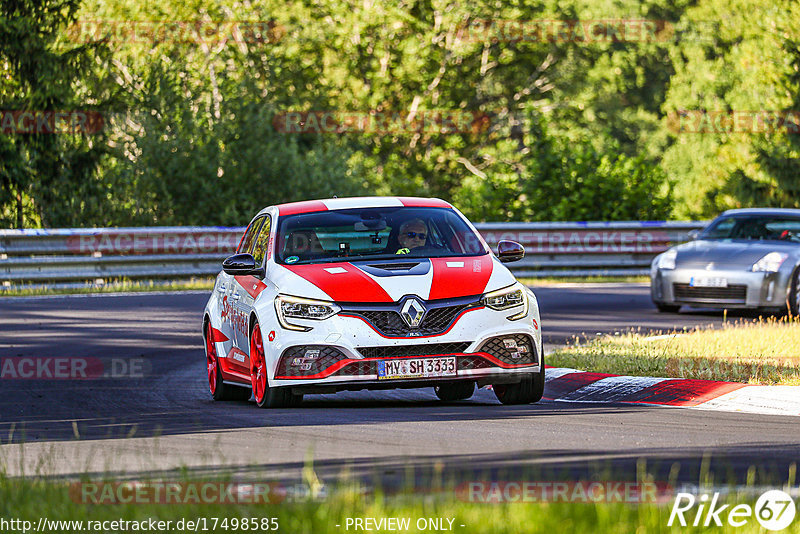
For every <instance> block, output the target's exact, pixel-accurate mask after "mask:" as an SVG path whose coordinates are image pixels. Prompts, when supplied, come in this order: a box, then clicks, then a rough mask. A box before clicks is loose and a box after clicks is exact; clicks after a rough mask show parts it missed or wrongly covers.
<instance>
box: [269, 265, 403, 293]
mask: <svg viewBox="0 0 800 534" xmlns="http://www.w3.org/2000/svg"><path fill="white" fill-rule="evenodd" d="M284 267H286V268H287V269H289V270H290V271H292V272H293V273H294V274H296V275H297V276H300V277H302V278H304V279H305V280H308V281H309V282H311V283H312V284H314V285H315V286H317V287H318V288H320V289H321V290H322V291H324V292H325V293H327V294H328V296H330V297H331V299H333V300H334V301H336V302H394V301H393V300H392V297H390V296H389V294H388V293H387V292H386V291H385V290H384V289H383V288H382V287H381V286H380V284H378V283H377V282H376V281H375V280H373V279H372V278H370V277H369V276H367V275H366V274H364V273H363V272H362V271H361V270H360V269H358V268H357V267H355V266H354V265H352V264H351V263H345V262H342V263H322V264H310V265H284ZM326 269H344V270H345V272H338V273H331V272H329V271H328V270H326Z"/></svg>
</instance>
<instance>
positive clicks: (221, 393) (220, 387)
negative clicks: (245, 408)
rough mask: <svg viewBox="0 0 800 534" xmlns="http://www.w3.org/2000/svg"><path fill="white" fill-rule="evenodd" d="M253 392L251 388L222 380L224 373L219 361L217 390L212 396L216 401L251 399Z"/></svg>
mask: <svg viewBox="0 0 800 534" xmlns="http://www.w3.org/2000/svg"><path fill="white" fill-rule="evenodd" d="M251 396H252V392H251V391H250V388H248V387H245V386H242V387H239V386H232V385H231V384H226V383H224V382H223V381H222V373H221V372H220V369H219V362H217V390H216V391H215V392H214V394H213V395H212V396H211V397H212V398H213V399H214V400H215V401H246V400H250V397H251Z"/></svg>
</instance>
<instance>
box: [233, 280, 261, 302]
mask: <svg viewBox="0 0 800 534" xmlns="http://www.w3.org/2000/svg"><path fill="white" fill-rule="evenodd" d="M234 278H235V279H236V281H237V282H238V283H239V285H240V286H242V289H244V290H245V291H247V293H248V294H249V295H250V296H251V297H253V298H256V297H257V296H259V295H260V294H261V292H262V291H264V290H265V289H267V284H265V283H264V282H262V281H261V280H259V279H258V278H256V277H255V276H234Z"/></svg>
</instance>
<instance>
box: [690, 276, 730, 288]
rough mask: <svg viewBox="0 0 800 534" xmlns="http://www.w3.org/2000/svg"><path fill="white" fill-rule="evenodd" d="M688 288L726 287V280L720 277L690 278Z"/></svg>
mask: <svg viewBox="0 0 800 534" xmlns="http://www.w3.org/2000/svg"><path fill="white" fill-rule="evenodd" d="M689 287H728V279H727V278H720V277H709V278H706V277H699V276H698V277H695V276H693V277H691V278H690V279H689Z"/></svg>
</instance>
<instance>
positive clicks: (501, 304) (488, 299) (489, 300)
mask: <svg viewBox="0 0 800 534" xmlns="http://www.w3.org/2000/svg"><path fill="white" fill-rule="evenodd" d="M481 304H483V305H484V306H486V307H487V308H491V309H493V310H510V309H512V308H516V307H518V306H522V310H521V311H520V312H519V313H516V314H514V315H510V316H509V317H508V320H509V321H515V320H517V319H522V318H523V317H525V316H526V315H528V297H527V295H526V294H525V287H524V286H523V285H522V284H520V283H519V282H517V283H516V284H514V285H511V286H508V287H505V288H503V289H498V290H497V291H492V292H490V293H486V294H485V295H483V296H482V297H481Z"/></svg>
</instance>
